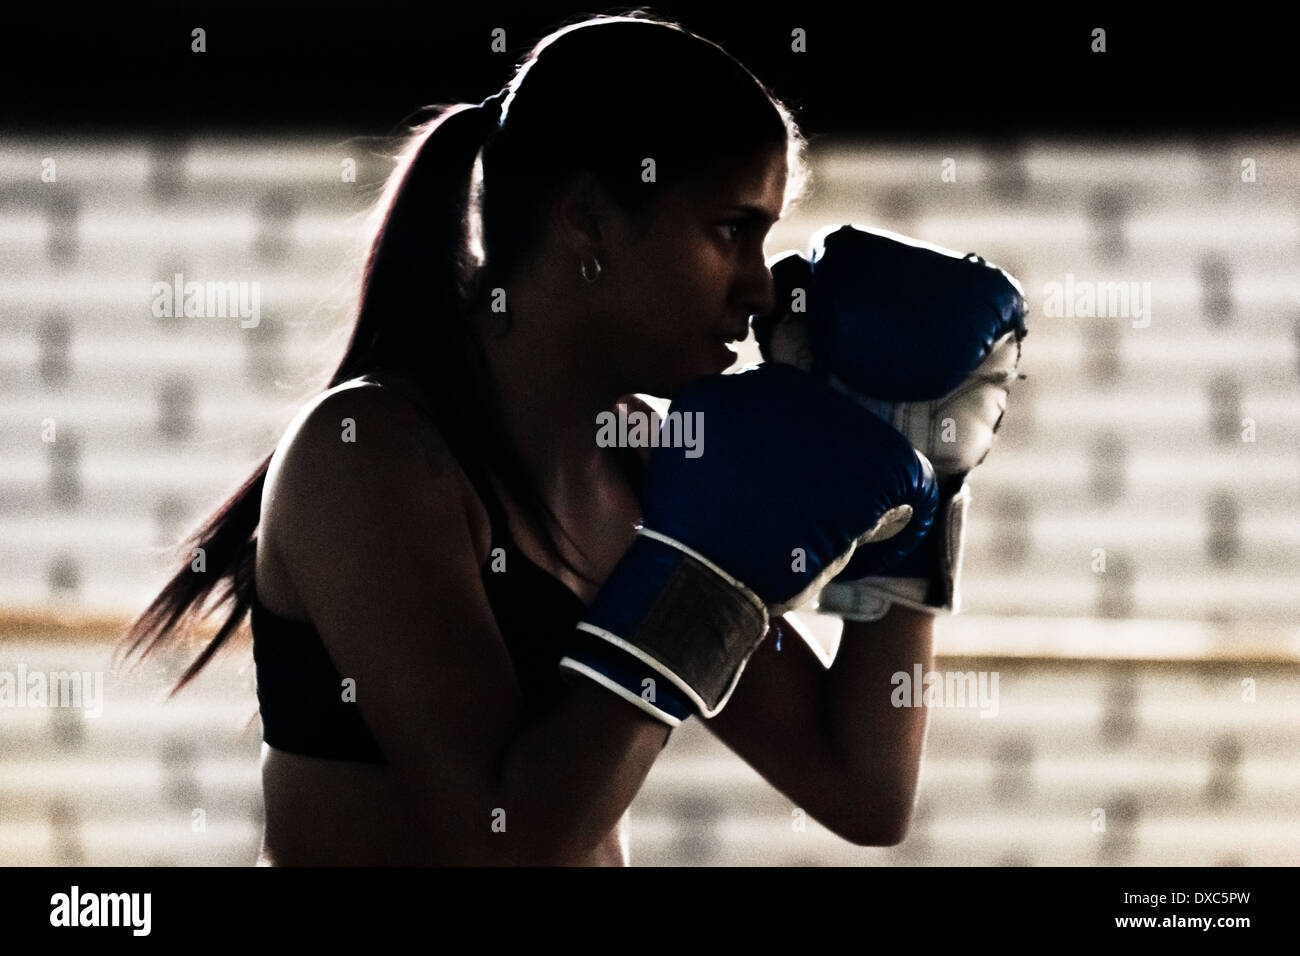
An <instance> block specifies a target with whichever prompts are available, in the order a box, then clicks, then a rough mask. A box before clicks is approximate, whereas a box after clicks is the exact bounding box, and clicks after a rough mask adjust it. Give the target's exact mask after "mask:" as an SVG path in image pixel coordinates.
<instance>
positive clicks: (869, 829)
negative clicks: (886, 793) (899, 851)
mask: <svg viewBox="0 0 1300 956" xmlns="http://www.w3.org/2000/svg"><path fill="white" fill-rule="evenodd" d="M914 806H915V796H914V795H913V794H908V795H907V796H906V797H905V798H902V799H898V800H892V801H881V800H879V799H872V800H863V801H859V802H858V803H856V804H855V805H854V806H853V808H852V810H851V812H850V813H848V814H847V815H846V819H845V821H844V824H843V825H842V826H841V827H839V828H837V832H838V833H839V835H840V836H841V837H843V838H844V839H845V840H848V841H849V842H850V843H852V844H853V845H854V846H898V845H899V844H900V843H902V842H903V841H904V840H905V839H907V834H908V831H909V830H910V829H911V826H912V810H913V808H914Z"/></svg>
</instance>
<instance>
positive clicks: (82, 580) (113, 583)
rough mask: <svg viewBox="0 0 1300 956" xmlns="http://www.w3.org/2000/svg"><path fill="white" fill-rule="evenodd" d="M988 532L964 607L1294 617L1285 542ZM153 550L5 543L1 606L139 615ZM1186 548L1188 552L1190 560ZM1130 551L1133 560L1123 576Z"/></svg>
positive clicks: (152, 576)
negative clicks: (1204, 542) (61, 577)
mask: <svg viewBox="0 0 1300 956" xmlns="http://www.w3.org/2000/svg"><path fill="white" fill-rule="evenodd" d="M972 534H974V533H973V532H972ZM982 537H983V540H979V539H978V538H976V540H974V541H973V542H972V546H971V549H970V552H969V555H968V557H967V564H966V568H965V572H964V576H963V600H964V606H965V607H966V608H967V609H968V610H970V611H972V612H975V613H982V614H991V613H999V614H1018V615H1042V616H1046V617H1060V616H1082V617H1087V616H1090V615H1093V614H1097V613H1102V611H1101V610H1100V609H1101V608H1103V607H1106V606H1118V607H1122V606H1125V603H1126V602H1128V601H1131V602H1132V609H1131V613H1132V615H1133V616H1135V617H1138V618H1167V619H1195V618H1198V617H1201V616H1204V615H1207V614H1218V613H1231V615H1232V616H1233V617H1235V618H1237V619H1241V620H1247V621H1249V620H1257V621H1260V622H1265V621H1271V622H1279V621H1285V620H1294V618H1295V612H1296V601H1297V597H1296V594H1295V587H1294V582H1295V580H1296V575H1297V569H1296V562H1295V560H1294V557H1293V555H1291V554H1290V553H1289V552H1288V545H1285V544H1284V545H1279V546H1274V547H1273V548H1261V547H1257V546H1255V545H1253V544H1252V543H1251V541H1250V540H1249V539H1245V540H1244V541H1243V542H1242V543H1241V544H1240V549H1241V554H1242V557H1241V560H1240V564H1239V566H1238V567H1233V568H1231V569H1227V568H1220V567H1217V566H1215V565H1213V564H1212V563H1210V562H1209V561H1208V560H1206V559H1205V557H1204V556H1203V553H1202V552H1198V551H1196V550H1194V549H1193V548H1191V547H1188V548H1187V549H1185V550H1184V551H1182V552H1174V553H1173V554H1172V555H1171V554H1170V553H1168V552H1167V551H1162V550H1161V549H1160V547H1159V546H1158V545H1153V544H1151V543H1143V542H1139V543H1137V544H1134V545H1128V546H1126V545H1125V542H1124V541H1123V540H1122V539H1112V538H1107V537H1103V536H1099V535H1098V536H1093V537H1090V538H1089V539H1088V540H1086V541H1083V542H1082V543H1078V544H1075V546H1074V547H1073V548H1072V549H1068V548H1066V547H1063V546H1061V545H1060V543H1059V542H1055V541H1052V542H1046V543H1045V544H1044V545H1043V546H1038V547H1034V546H1031V547H1030V548H1029V549H1027V553H1026V554H1025V555H1024V557H1023V559H1022V561H1021V562H1019V564H1018V566H1017V567H1016V568H1015V569H1014V570H1008V569H1007V568H1006V561H1005V560H1003V558H1002V554H1001V552H1000V551H999V541H998V539H997V538H996V537H995V536H993V535H991V534H988V533H987V532H985V533H984V534H983V535H982ZM1090 545H1091V546H1092V547H1089V546H1090ZM148 547H152V546H148ZM159 547H160V546H159ZM146 549H147V546H145V545H142V546H140V547H139V548H138V549H135V550H129V549H125V548H122V547H120V546H118V547H117V548H116V549H113V548H111V547H110V548H104V549H102V550H100V551H98V552H97V551H93V550H87V549H86V548H85V547H84V546H73V545H70V544H63V545H59V544H56V543H51V544H49V545H48V546H46V547H44V548H36V549H31V550H28V551H25V552H24V551H19V550H17V549H14V548H12V547H6V548H5V549H4V550H3V551H0V568H2V569H3V572H4V578H3V581H0V604H2V605H3V606H5V607H8V608H10V609H11V610H13V611H15V612H19V611H21V612H24V613H34V612H37V611H39V610H40V609H41V608H43V607H47V606H48V607H57V608H59V609H68V610H71V609H73V608H76V609H78V610H80V611H81V612H83V613H86V614H91V615H96V614H101V615H102V614H122V613H134V612H135V611H138V610H140V609H141V608H143V606H144V605H145V604H147V603H148V601H149V600H150V599H151V598H152V597H153V596H154V595H155V594H156V592H157V589H158V588H159V587H160V586H161V585H162V583H163V582H164V581H165V580H166V578H168V577H170V576H171V574H172V573H173V572H174V571H175V570H178V569H179V568H180V564H179V563H175V564H173V563H171V561H168V563H167V564H166V565H165V566H162V565H163V563H164V560H166V559H168V558H170V559H172V560H173V561H174V560H176V559H175V557H174V552H173V551H172V550H171V549H170V548H167V549H166V555H165V556H159V555H156V554H148V553H146ZM1096 549H1103V550H1105V551H1106V560H1107V561H1108V562H1109V563H1108V565H1107V567H1108V573H1109V578H1108V576H1107V573H1097V572H1093V571H1092V570H1091V566H1092V563H1093V562H1094V561H1095V560H1096V557H1095V550H1096ZM1180 553H1181V554H1182V555H1184V556H1185V557H1184V558H1183V560H1181V561H1180V560H1179V554H1180ZM1121 558H1122V559H1123V560H1125V561H1126V562H1127V564H1126V565H1125V567H1127V568H1128V572H1127V574H1124V575H1121V572H1120V565H1119V561H1120V559H1121ZM68 560H70V561H71V562H72V563H73V565H74V568H75V573H76V575H77V585H76V587H75V590H74V592H73V593H64V592H60V591H56V590H55V589H54V585H53V583H52V581H51V578H50V575H51V573H52V571H53V569H54V568H55V567H56V566H57V565H56V563H57V562H62V561H68ZM160 566H162V567H160ZM1112 579H1113V580H1112Z"/></svg>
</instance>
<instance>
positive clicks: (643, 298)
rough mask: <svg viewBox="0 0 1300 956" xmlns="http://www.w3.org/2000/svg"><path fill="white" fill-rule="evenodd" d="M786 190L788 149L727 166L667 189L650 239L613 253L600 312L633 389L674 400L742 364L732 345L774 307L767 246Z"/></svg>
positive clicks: (632, 241) (633, 240) (635, 241)
mask: <svg viewBox="0 0 1300 956" xmlns="http://www.w3.org/2000/svg"><path fill="white" fill-rule="evenodd" d="M785 186H786V159H785V152H784V150H783V149H778V148H776V147H773V148H772V149H771V150H769V151H766V152H763V153H760V154H758V155H756V156H754V157H752V158H748V159H746V160H732V161H727V162H724V163H721V164H719V165H718V166H717V167H716V168H715V169H714V170H713V171H712V172H711V173H710V174H709V175H707V176H705V177H703V178H702V179H700V180H698V181H696V182H693V183H690V184H686V185H683V186H680V187H677V188H674V189H671V190H669V191H667V192H665V195H664V196H663V197H662V199H661V200H660V201H659V205H658V208H657V210H656V212H655V217H654V219H653V221H652V223H651V225H650V228H649V230H648V232H647V233H646V235H645V236H644V237H639V238H628V239H627V240H626V241H625V242H622V243H620V244H619V245H617V246H616V247H615V248H614V249H611V250H610V262H609V272H608V275H609V280H610V284H609V286H608V287H607V288H606V289H605V290H604V292H605V294H606V296H607V297H608V298H606V301H605V304H606V305H607V306H609V308H607V309H602V310H601V311H602V312H603V313H604V314H605V315H606V316H608V317H610V319H609V326H607V332H611V333H613V334H614V335H615V336H616V337H617V339H618V342H617V344H616V345H615V344H614V343H613V342H611V343H610V344H611V347H612V348H614V349H616V350H617V354H619V355H621V356H623V357H624V358H623V361H624V362H625V363H626V365H625V368H624V370H623V371H624V372H625V374H626V375H627V377H628V379H629V380H630V381H632V382H634V383H635V384H634V387H633V389H632V390H633V391H638V392H645V393H648V394H652V395H659V396H662V397H665V398H671V397H672V396H673V393H674V392H675V391H676V389H677V388H678V386H680V385H682V384H683V383H685V382H687V381H689V380H691V379H693V378H697V377H699V376H702V375H711V374H715V373H717V372H721V371H723V370H724V369H726V368H727V367H728V366H729V365H731V364H732V363H733V362H734V361H735V358H736V354H735V352H733V351H732V350H731V349H729V348H727V345H726V343H727V342H728V341H731V342H739V341H741V340H743V339H744V338H745V337H746V336H747V335H748V334H749V317H750V316H751V315H753V314H757V313H763V312H767V311H770V310H771V309H772V308H773V305H774V303H773V301H772V299H773V294H774V293H773V283H772V273H771V271H770V270H769V269H768V268H767V264H766V262H765V259H764V255H763V242H764V239H765V238H766V236H767V233H768V231H769V230H770V229H771V227H772V224H773V223H774V222H775V221H776V220H777V219H778V218H779V217H780V215H781V210H782V208H783V205H784V200H785ZM602 278H603V277H602ZM611 300H612V301H611Z"/></svg>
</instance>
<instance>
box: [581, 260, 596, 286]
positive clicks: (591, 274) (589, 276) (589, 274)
mask: <svg viewBox="0 0 1300 956" xmlns="http://www.w3.org/2000/svg"><path fill="white" fill-rule="evenodd" d="M591 261H592V263H593V264H594V266H595V268H594V269H592V270H590V271H588V270H587V262H586V260H583V261H582V262H579V263H578V271H579V272H581V273H582V277H583V278H584V279H585V280H587V282H588V283H592V282H595V281H596V280H597V279H599V278H600V260H599V259H597V258H596V257H595V256H592V257H591Z"/></svg>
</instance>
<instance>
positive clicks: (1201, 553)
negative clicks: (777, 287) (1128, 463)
mask: <svg viewBox="0 0 1300 956" xmlns="http://www.w3.org/2000/svg"><path fill="white" fill-rule="evenodd" d="M996 487H997V486H996V485H994V486H992V488H994V489H995V488H996ZM976 489H977V490H976V492H973V494H972V500H973V501H979V502H980V504H979V505H978V506H976V505H975V504H972V506H971V513H970V521H969V526H968V528H967V530H966V546H967V549H968V552H967V553H968V555H969V558H970V563H971V569H972V570H975V569H977V568H979V567H981V566H983V565H984V564H987V563H989V562H992V561H995V560H996V554H995V552H996V551H997V550H998V549H1000V548H1003V547H1005V546H1006V543H1007V541H1008V539H1010V538H1012V537H1015V538H1017V539H1018V540H1020V541H1022V542H1023V547H1024V548H1025V549H1026V550H1027V551H1028V552H1029V553H1030V554H1033V555H1035V556H1036V557H1038V558H1039V559H1043V558H1047V557H1049V556H1059V557H1064V558H1068V559H1070V560H1073V561H1076V562H1078V565H1079V569H1078V570H1079V571H1080V572H1087V571H1088V568H1089V566H1090V563H1091V562H1092V561H1093V559H1094V555H1093V553H1092V552H1093V549H1094V548H1106V549H1109V550H1113V551H1115V552H1122V553H1127V554H1130V555H1143V566H1144V567H1146V568H1147V570H1150V571H1169V570H1174V569H1178V568H1183V569H1186V568H1188V567H1189V566H1196V565H1199V564H1201V563H1203V562H1205V561H1207V560H1208V558H1207V556H1206V554H1205V548H1206V541H1207V540H1209V539H1210V538H1211V537H1212V536H1213V535H1214V534H1216V533H1221V532H1220V531H1219V529H1218V528H1217V527H1216V525H1215V524H1214V522H1213V521H1212V520H1210V519H1209V518H1208V517H1207V516H1206V515H1205V513H1204V510H1205V509H1204V508H1202V507H1198V505H1200V504H1201V502H1187V501H1180V500H1178V499H1174V498H1169V499H1165V500H1163V501H1161V504H1162V505H1163V506H1164V507H1163V509H1162V510H1163V513H1157V514H1152V513H1150V512H1146V511H1143V510H1142V509H1141V508H1138V507H1134V506H1133V504H1132V503H1131V502H1128V503H1126V504H1125V505H1124V506H1122V507H1118V508H1115V509H1113V510H1111V511H1110V512H1109V513H1102V514H1080V513H1079V512H1078V510H1077V509H1076V508H1062V507H1061V506H1060V504H1059V503H1054V502H1052V501H1050V499H1047V496H1044V497H1043V498H1042V499H1039V500H1038V501H1036V502H1035V505H1036V507H1034V509H1033V511H1032V513H1030V514H1023V515H1015V516H1010V515H1007V514H1005V513H1003V512H1002V511H1001V510H1000V509H998V508H997V507H995V505H994V501H995V499H994V495H995V494H996V492H995V491H994V490H992V489H991V488H990V485H989V483H987V482H983V481H981V482H980V483H979V484H978V485H977V486H976ZM146 500H148V499H146ZM214 507H215V504H214ZM94 510H95V511H99V512H101V513H102V511H103V509H102V508H101V507H97V508H95V509H94ZM109 513H111V514H112V517H111V518H104V519H100V520H97V521H93V522H88V521H87V520H86V518H85V517H83V516H80V515H73V514H60V513H58V512H57V511H54V512H53V513H49V514H41V515H25V516H21V517H12V518H9V519H7V520H6V522H5V541H4V543H3V544H0V555H5V556H6V558H7V559H9V560H13V561H21V560H24V559H27V560H31V561H33V562H39V557H38V556H40V555H42V554H50V555H52V554H61V553H68V554H71V555H74V556H75V557H76V558H77V559H78V560H80V561H82V562H84V563H85V564H86V565H88V566H93V565H96V564H112V563H120V562H124V561H125V562H132V561H143V560H146V559H148V558H149V556H150V555H155V554H157V553H158V551H157V549H158V548H159V547H160V546H159V544H158V543H157V531H156V529H154V528H151V527H150V526H149V525H150V523H151V522H153V521H155V520H156V516H155V515H154V514H153V513H152V512H151V511H147V510H145V509H143V508H140V509H138V510H135V511H122V512H118V511H111V512H109ZM1012 522H1014V524H1012ZM1235 532H1236V535H1237V536H1238V537H1239V539H1240V547H1241V549H1242V550H1243V551H1244V552H1246V555H1245V559H1246V560H1245V561H1244V563H1246V564H1249V563H1251V562H1250V560H1249V555H1250V554H1251V553H1256V554H1261V553H1262V554H1272V553H1274V552H1285V550H1286V549H1288V548H1289V547H1291V546H1293V544H1294V542H1295V541H1296V540H1298V539H1300V517H1297V515H1296V513H1295V510H1294V508H1293V507H1291V506H1290V505H1289V504H1288V503H1284V502H1283V503H1276V504H1272V505H1269V504H1266V503H1263V502H1260V503H1257V504H1256V505H1255V506H1254V507H1252V508H1249V509H1245V513H1244V514H1243V515H1242V517H1241V519H1240V521H1239V523H1238V525H1236V526H1235ZM163 553H164V554H167V558H168V559H172V558H174V557H175V556H174V555H172V554H170V553H167V552H163ZM1146 562H1150V563H1149V564H1148V563H1146ZM1270 562H1271V564H1270V566H1272V567H1274V568H1275V569H1276V570H1279V571H1281V570H1286V569H1291V568H1296V567H1298V566H1300V557H1296V558H1293V559H1291V560H1286V561H1283V562H1282V564H1281V565H1280V566H1279V565H1278V564H1277V562H1276V560H1275V559H1272V558H1271V559H1270ZM1031 563H1032V562H1031ZM120 568H121V570H126V567H125V566H124V565H120ZM135 570H140V568H138V567H137V568H136V569H135ZM1216 570H1220V571H1222V570H1227V569H1225V568H1217V569H1216ZM1255 570H1262V568H1256V569H1255Z"/></svg>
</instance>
